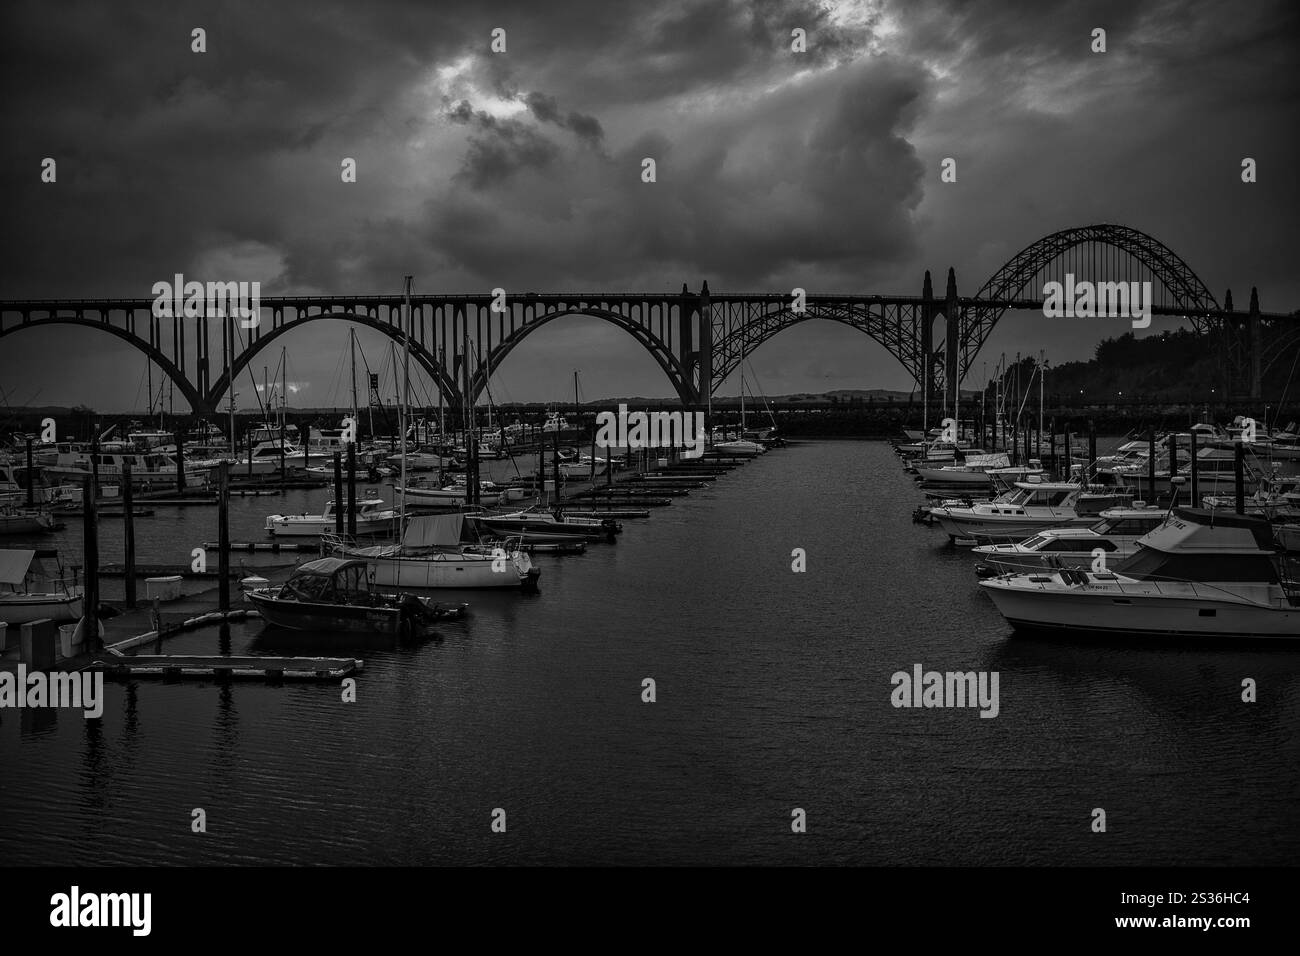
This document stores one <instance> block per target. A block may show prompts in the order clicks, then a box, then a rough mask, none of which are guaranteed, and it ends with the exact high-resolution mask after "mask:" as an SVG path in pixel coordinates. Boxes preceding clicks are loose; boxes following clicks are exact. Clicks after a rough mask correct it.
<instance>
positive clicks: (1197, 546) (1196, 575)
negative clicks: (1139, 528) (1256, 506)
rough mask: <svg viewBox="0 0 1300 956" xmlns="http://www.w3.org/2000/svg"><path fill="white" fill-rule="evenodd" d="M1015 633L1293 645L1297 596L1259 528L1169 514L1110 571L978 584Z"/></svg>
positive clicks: (1232, 518)
mask: <svg viewBox="0 0 1300 956" xmlns="http://www.w3.org/2000/svg"><path fill="white" fill-rule="evenodd" d="M980 587H982V588H984V589H985V590H986V591H987V592H988V595H989V597H991V598H992V599H993V603H994V604H995V605H997V609H998V611H999V612H1001V614H1002V616H1003V617H1005V618H1006V619H1007V621H1008V622H1009V623H1010V624H1011V625H1012V626H1014V627H1015V628H1016V629H1017V630H1020V631H1029V632H1049V633H1051V632H1083V633H1088V634H1097V635H1113V636H1149V637H1181V636H1197V637H1238V638H1247V637H1249V638H1273V639H1278V638H1297V637H1300V591H1298V590H1297V589H1296V588H1295V586H1294V585H1293V584H1292V583H1291V582H1290V581H1289V580H1287V578H1286V576H1285V570H1284V565H1283V564H1282V563H1281V561H1280V556H1279V553H1278V548H1277V545H1276V543H1275V541H1274V539H1273V533H1272V530H1271V528H1270V526H1269V523H1268V521H1267V520H1265V519H1264V518H1261V517H1257V516H1253V515H1236V514H1222V513H1220V512H1214V511H1207V510H1205V509H1201V508H1176V509H1174V510H1173V512H1172V513H1171V514H1170V516H1169V518H1168V519H1167V520H1166V521H1165V522H1164V524H1162V525H1161V526H1160V527H1159V528H1157V529H1156V530H1154V531H1152V532H1151V533H1150V534H1148V535H1146V536H1145V537H1144V538H1142V539H1141V541H1139V542H1138V550H1137V552H1136V553H1135V554H1133V555H1132V556H1130V557H1129V558H1128V559H1126V560H1125V561H1122V562H1120V563H1119V564H1118V565H1117V566H1116V567H1115V568H1114V569H1113V570H1110V571H1103V572H1100V573H1095V572H1091V571H1084V570H1080V569H1074V568H1063V569H1061V570H1057V571H1051V572H1048V571H1041V572H1031V573H1028V574H1008V575H1003V576H1001V577H996V578H990V579H988V580H985V581H981V582H980Z"/></svg>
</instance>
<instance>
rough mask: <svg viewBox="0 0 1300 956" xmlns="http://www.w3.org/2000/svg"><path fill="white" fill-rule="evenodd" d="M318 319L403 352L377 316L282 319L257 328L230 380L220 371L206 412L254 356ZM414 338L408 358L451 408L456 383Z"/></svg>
mask: <svg viewBox="0 0 1300 956" xmlns="http://www.w3.org/2000/svg"><path fill="white" fill-rule="evenodd" d="M320 319H340V320H342V321H345V322H353V323H355V324H357V325H361V326H364V327H365V328H368V329H374V330H375V331H377V332H382V333H383V334H384V335H386V336H388V337H389V338H390V339H392V340H393V341H394V342H396V343H397V344H398V345H399V346H402V347H403V348H405V347H406V346H405V339H406V336H405V335H404V333H403V332H402V329H401V328H400V326H399V325H398V324H396V323H394V322H392V321H384V320H382V319H380V318H378V317H376V316H372V315H368V314H366V313H364V312H360V313H359V312H354V311H350V310H347V311H338V310H335V311H324V310H322V311H320V312H313V313H305V312H303V313H299V314H298V315H295V316H294V317H293V318H292V319H289V320H288V321H284V320H283V319H282V318H277V319H273V320H272V322H273V324H272V328H271V331H269V332H267V333H266V334H260V330H261V327H260V326H259V328H258V332H259V334H258V335H257V336H255V337H254V338H253V339H252V341H251V342H249V343H247V344H246V345H245V346H244V347H243V349H242V350H240V352H239V353H238V354H237V355H236V356H235V358H234V360H233V362H232V363H231V368H230V372H229V376H230V377H229V378H228V377H227V372H225V371H223V372H222V373H221V375H220V376H219V377H218V378H217V379H216V380H215V381H214V382H213V383H212V387H211V388H210V389H209V390H208V392H207V394H206V395H205V396H204V397H203V402H204V404H205V407H206V408H208V409H209V410H215V409H216V408H217V406H218V403H219V402H220V401H221V398H222V396H223V395H225V394H226V391H227V390H228V389H229V388H230V381H231V379H238V378H239V375H240V373H242V372H243V371H244V370H245V369H246V368H248V365H249V363H251V362H252V361H253V359H254V358H255V357H256V356H257V354H258V353H259V352H261V351H262V349H264V348H266V347H267V346H268V345H270V344H271V343H272V342H274V341H275V340H276V339H278V338H279V337H280V336H281V335H283V334H284V333H286V332H289V331H291V330H293V329H297V328H300V327H301V326H302V325H304V324H305V323H308V322H315V321H318V320H320ZM417 338H418V336H417V335H415V334H412V336H411V345H410V348H411V358H413V359H414V360H415V361H416V362H417V363H418V364H419V366H420V367H421V368H422V369H424V371H425V372H427V373H428V375H429V377H430V378H431V379H432V380H433V381H434V383H435V384H436V385H437V386H438V387H439V388H440V389H442V391H443V394H444V395H445V396H447V398H448V399H449V400H450V401H452V402H453V404H454V403H455V401H456V399H457V398H458V396H459V392H458V391H457V390H456V385H455V382H454V381H453V380H452V378H451V376H450V375H449V374H448V373H447V370H446V369H445V368H443V367H442V365H441V364H440V363H439V362H438V359H437V358H436V357H435V356H434V355H433V354H432V353H431V352H430V351H429V350H428V349H427V348H426V347H425V346H424V344H423V343H421V342H419V341H417Z"/></svg>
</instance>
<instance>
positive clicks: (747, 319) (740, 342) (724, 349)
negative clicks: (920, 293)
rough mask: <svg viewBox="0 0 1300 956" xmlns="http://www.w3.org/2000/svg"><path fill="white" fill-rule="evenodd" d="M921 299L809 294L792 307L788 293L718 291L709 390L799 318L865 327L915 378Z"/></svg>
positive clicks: (919, 365) (921, 356) (921, 364)
mask: <svg viewBox="0 0 1300 956" xmlns="http://www.w3.org/2000/svg"><path fill="white" fill-rule="evenodd" d="M920 306H921V301H920V300H902V299H898V298H885V297H880V298H875V299H871V298H867V299H864V298H861V297H857V296H852V297H849V296H845V297H836V296H820V295H819V296H808V297H807V298H806V304H805V307H804V308H803V310H802V311H795V309H794V307H793V305H792V302H791V299H790V296H771V295H768V296H762V297H760V296H730V295H719V296H716V297H715V298H714V301H713V303H712V310H713V341H714V343H715V345H714V349H715V351H714V356H713V373H714V374H713V382H712V385H711V387H710V389H709V393H710V394H712V393H713V392H715V391H717V389H718V387H719V386H721V385H722V383H723V382H724V381H726V379H727V378H728V377H729V376H730V375H731V374H732V373H733V372H735V371H736V369H738V368H739V367H740V365H741V363H742V362H743V361H744V360H745V358H746V357H747V356H748V355H749V353H751V352H753V351H754V350H755V349H756V348H758V347H759V346H760V345H762V344H763V343H764V342H766V341H767V340H768V339H770V338H772V337H773V336H775V335H777V334H778V333H780V332H784V331H785V330H786V329H788V328H792V327H793V326H796V325H798V324H800V323H801V322H808V321H811V320H814V319H824V320H827V321H831V322H840V323H842V324H844V325H847V326H849V327H850V328H854V329H857V330H858V331H859V332H865V333H866V334H867V335H869V336H870V337H871V338H872V339H874V340H875V341H876V342H878V343H880V345H882V346H884V347H885V349H886V350H887V351H888V352H889V353H890V354H891V355H893V356H894V358H896V359H898V361H899V362H901V363H902V364H903V366H904V367H905V368H906V369H907V370H908V371H909V372H910V373H911V374H912V377H913V378H914V379H915V380H916V381H917V382H918V383H919V382H920V381H921V380H922V376H923V375H924V372H925V353H924V351H923V349H922V347H921V342H920V338H919V336H918V334H917V333H918V329H919V326H920V323H921V321H922V318H921V317H922V315H923V311H922V309H921V307H920Z"/></svg>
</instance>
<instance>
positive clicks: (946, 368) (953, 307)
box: [943, 268, 962, 419]
mask: <svg viewBox="0 0 1300 956" xmlns="http://www.w3.org/2000/svg"><path fill="white" fill-rule="evenodd" d="M943 316H944V323H945V328H944V336H945V338H944V361H943V384H944V391H945V393H946V395H945V401H944V406H943V410H944V413H945V414H951V415H952V417H953V418H954V419H960V418H961V414H960V406H959V399H960V396H961V368H960V358H959V352H958V347H959V346H960V344H961V337H962V321H961V318H962V315H961V303H960V302H959V301H958V300H957V273H956V272H955V271H954V270H953V269H952V268H949V269H948V289H947V292H946V294H945V296H944V305H943Z"/></svg>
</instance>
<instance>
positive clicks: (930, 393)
mask: <svg viewBox="0 0 1300 956" xmlns="http://www.w3.org/2000/svg"><path fill="white" fill-rule="evenodd" d="M934 316H935V305H934V285H933V284H932V283H931V282H930V270H929V269H926V270H925V279H924V281H923V282H922V283H921V363H922V364H921V380H920V381H919V382H918V383H917V384H918V385H920V386H921V402H922V407H923V408H924V409H925V412H924V414H925V418H924V420H923V422H922V425H923V427H924V428H926V429H928V428H929V427H930V405H931V404H932V403H933V401H934Z"/></svg>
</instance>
